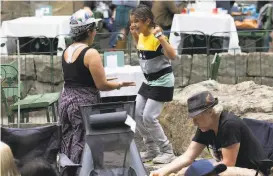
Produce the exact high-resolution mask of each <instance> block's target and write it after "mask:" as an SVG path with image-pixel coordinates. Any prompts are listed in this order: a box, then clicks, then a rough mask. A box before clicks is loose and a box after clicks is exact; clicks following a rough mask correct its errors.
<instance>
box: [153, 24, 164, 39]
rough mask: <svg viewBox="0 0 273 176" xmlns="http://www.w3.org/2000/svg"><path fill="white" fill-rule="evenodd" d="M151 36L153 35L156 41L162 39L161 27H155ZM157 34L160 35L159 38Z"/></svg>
mask: <svg viewBox="0 0 273 176" xmlns="http://www.w3.org/2000/svg"><path fill="white" fill-rule="evenodd" d="M160 33H161V34H160ZM153 34H154V36H155V37H156V38H158V39H162V38H164V37H163V30H162V29H161V27H159V26H156V27H155V28H154V30H153ZM159 34H160V36H157V35H159Z"/></svg>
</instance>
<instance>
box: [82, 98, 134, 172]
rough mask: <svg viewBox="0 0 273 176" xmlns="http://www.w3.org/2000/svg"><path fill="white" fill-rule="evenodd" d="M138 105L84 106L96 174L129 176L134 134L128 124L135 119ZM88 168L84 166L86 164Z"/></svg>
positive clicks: (85, 123)
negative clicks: (131, 119)
mask: <svg viewBox="0 0 273 176" xmlns="http://www.w3.org/2000/svg"><path fill="white" fill-rule="evenodd" d="M134 109H135V102H115V103H102V104H94V105H87V106H81V107H80V110H81V113H82V117H83V120H84V126H85V130H86V143H87V145H88V147H89V148H90V150H91V155H92V160H93V161H92V162H91V163H92V166H90V168H92V169H91V170H92V174H91V175H105V176H116V175H119V174H122V175H124V176H126V175H129V172H132V171H131V170H130V166H129V165H130V158H129V156H130V155H129V152H130V146H131V143H132V141H133V138H134V132H133V131H132V130H131V128H130V126H128V125H126V124H125V122H126V120H127V119H128V118H134V111H135V110H134ZM83 165H84V164H83Z"/></svg>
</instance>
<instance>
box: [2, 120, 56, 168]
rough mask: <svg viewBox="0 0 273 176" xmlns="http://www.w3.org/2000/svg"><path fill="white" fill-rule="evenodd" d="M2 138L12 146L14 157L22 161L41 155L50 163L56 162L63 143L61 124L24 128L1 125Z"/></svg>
mask: <svg viewBox="0 0 273 176" xmlns="http://www.w3.org/2000/svg"><path fill="white" fill-rule="evenodd" d="M1 140H2V141H3V142H5V143H6V144H8V145H9V146H10V148H11V150H12V152H13V155H14V158H15V159H17V160H19V161H20V163H26V162H27V161H30V160H32V159H34V158H39V157H41V158H44V159H45V160H47V161H48V162H49V163H50V164H56V159H57V153H58V152H59V149H60V144H61V126H60V125H49V126H42V127H34V128H24V129H23V128H6V127H1ZM19 168H20V166H19Z"/></svg>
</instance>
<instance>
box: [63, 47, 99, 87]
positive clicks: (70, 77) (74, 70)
mask: <svg viewBox="0 0 273 176" xmlns="http://www.w3.org/2000/svg"><path fill="white" fill-rule="evenodd" d="M88 49H90V47H87V48H84V49H83V50H82V51H81V53H80V54H79V56H78V57H77V59H76V60H75V61H74V62H73V63H67V62H66V61H65V59H64V52H65V51H66V49H65V50H64V52H63V56H62V67H63V74H64V87H93V88H96V85H95V82H94V80H93V77H92V75H91V73H90V71H89V69H88V68H87V67H86V66H85V65H84V56H85V53H86V52H87V50H88Z"/></svg>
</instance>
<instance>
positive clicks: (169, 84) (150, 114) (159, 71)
mask: <svg viewBox="0 0 273 176" xmlns="http://www.w3.org/2000/svg"><path fill="white" fill-rule="evenodd" d="M130 22H131V26H130V31H131V33H132V36H133V38H134V41H135V44H136V46H137V49H138V51H139V52H138V53H139V61H140V66H141V68H142V71H143V73H144V76H145V78H146V81H145V82H144V83H143V84H142V86H141V87H140V90H139V92H138V95H137V98H136V115H135V119H136V122H137V130H138V131H139V133H140V135H141V136H142V137H143V141H144V144H145V146H146V148H147V151H146V152H143V153H141V157H142V160H143V162H146V161H150V160H153V162H154V163H158V164H159V163H162V164H164V163H169V162H171V161H172V160H173V159H174V158H175V156H174V154H173V149H172V145H171V144H170V142H169V140H168V139H167V137H166V135H165V134H164V131H163V129H162V127H161V125H160V123H159V121H158V119H157V118H158V116H159V115H160V113H161V111H162V109H163V106H164V102H168V101H171V100H172V98H173V90H174V75H173V71H172V66H171V63H170V59H171V60H173V59H175V57H176V54H175V51H174V49H173V48H172V47H171V45H170V44H169V43H168V41H167V38H166V37H165V36H164V35H163V33H162V29H161V28H160V27H158V26H156V25H155V23H154V17H153V14H152V12H151V9H150V8H149V7H148V6H145V5H140V6H138V7H137V8H136V9H134V10H133V11H132V13H131V15H130Z"/></svg>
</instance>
